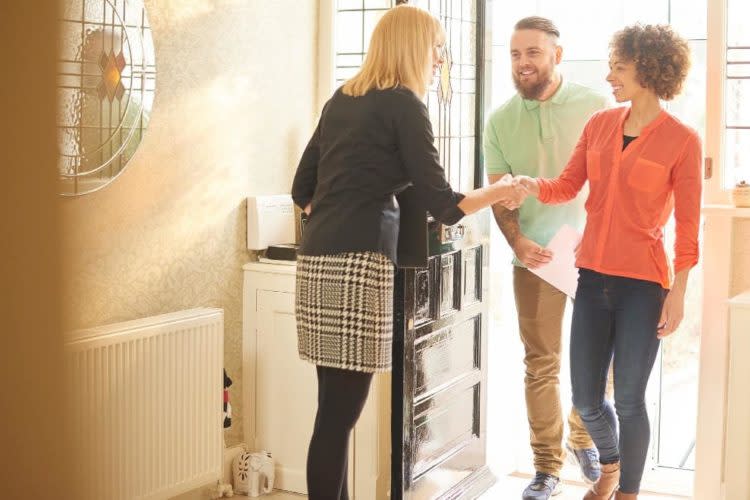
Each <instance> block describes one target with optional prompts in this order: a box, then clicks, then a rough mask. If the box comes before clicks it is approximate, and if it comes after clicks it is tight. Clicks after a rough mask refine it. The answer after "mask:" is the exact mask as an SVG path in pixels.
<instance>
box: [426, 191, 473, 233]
mask: <svg viewBox="0 0 750 500" xmlns="http://www.w3.org/2000/svg"><path fill="white" fill-rule="evenodd" d="M464 198H466V196H465V195H463V194H462V193H455V203H454V204H453V205H452V206H450V207H449V208H447V209H445V210H444V211H443V213H441V214H440V217H437V219H438V220H439V221H440V222H442V223H443V224H445V225H447V226H452V225H453V224H456V223H457V222H458V221H460V220H461V219H463V218H464V217H465V216H466V214H465V213H464V211H463V210H461V209H460V208H458V204H459V203H461V200H463V199H464ZM433 215H434V214H433Z"/></svg>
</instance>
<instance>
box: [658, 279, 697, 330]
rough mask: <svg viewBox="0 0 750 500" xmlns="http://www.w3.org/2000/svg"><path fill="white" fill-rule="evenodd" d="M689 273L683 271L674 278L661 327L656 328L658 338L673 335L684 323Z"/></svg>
mask: <svg viewBox="0 0 750 500" xmlns="http://www.w3.org/2000/svg"><path fill="white" fill-rule="evenodd" d="M689 273H690V269H683V270H682V271H680V272H678V273H677V274H675V276H674V283H672V289H671V290H669V292H668V293H667V298H666V299H664V305H663V306H662V307H661V317H660V318H659V325H658V326H657V327H656V331H657V334H656V336H657V337H658V338H660V339H663V338H664V337H667V336H669V335H672V334H673V333H674V331H675V330H677V327H678V326H680V323H681V322H682V318H683V316H684V315H685V290H686V289H687V281H688V274H689Z"/></svg>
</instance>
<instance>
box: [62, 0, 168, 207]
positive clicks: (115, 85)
mask: <svg viewBox="0 0 750 500" xmlns="http://www.w3.org/2000/svg"><path fill="white" fill-rule="evenodd" d="M60 24H61V29H60V30H61V45H60V52H59V55H58V96H59V98H58V102H59V104H58V106H59V108H58V113H57V116H58V118H57V126H58V130H59V134H58V144H59V150H60V159H59V163H58V170H59V172H60V178H61V193H62V194H63V195H67V196H70V195H79V194H85V193H89V192H92V191H96V190H97V189H100V188H102V187H104V186H105V185H106V184H107V183H109V182H111V181H112V180H113V179H114V178H115V177H117V175H119V174H120V173H121V172H122V170H123V169H124V168H125V165H126V164H127V162H128V160H129V159H130V158H131V157H132V156H133V154H134V153H135V151H136V149H137V147H138V145H139V143H140V142H141V139H142V137H143V132H144V130H145V128H146V125H147V123H148V120H149V115H150V112H151V107H152V104H153V99H154V89H155V75H156V64H155V58H154V46H153V41H152V37H151V28H150V27H149V24H148V19H147V17H146V11H145V9H144V6H143V3H142V2H141V0H66V2H65V3H64V5H63V6H62V18H61V20H60Z"/></svg>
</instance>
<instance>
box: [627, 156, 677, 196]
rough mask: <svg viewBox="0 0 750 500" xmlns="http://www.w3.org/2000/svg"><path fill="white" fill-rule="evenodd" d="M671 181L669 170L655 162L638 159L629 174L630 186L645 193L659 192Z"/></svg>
mask: <svg viewBox="0 0 750 500" xmlns="http://www.w3.org/2000/svg"><path fill="white" fill-rule="evenodd" d="M668 179H669V168H667V166H666V165H662V164H661V163H657V162H655V161H651V160H646V159H645V158H638V159H637V160H636V161H635V164H633V168H631V169H630V173H629V174H628V185H629V186H631V187H632V188H633V189H637V190H638V191H644V192H653V191H658V190H659V189H661V188H662V187H664V185H665V184H666V183H667V180H668Z"/></svg>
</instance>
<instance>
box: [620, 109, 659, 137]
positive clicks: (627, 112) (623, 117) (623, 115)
mask: <svg viewBox="0 0 750 500" xmlns="http://www.w3.org/2000/svg"><path fill="white" fill-rule="evenodd" d="M628 116H630V106H623V107H622V112H621V113H620V130H623V129H624V127H625V120H627V119H628ZM668 117H669V113H667V111H666V110H665V109H664V108H662V109H661V111H660V112H659V114H658V115H656V118H654V119H653V120H651V123H649V124H648V125H646V126H645V127H643V129H641V134H640V135H641V136H644V135H646V134H648V133H650V132H651V131H652V130H654V129H655V128H656V127H658V126H659V125H661V124H662V123H663V122H664V120H666V119H667V118H668Z"/></svg>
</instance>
